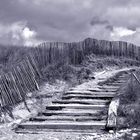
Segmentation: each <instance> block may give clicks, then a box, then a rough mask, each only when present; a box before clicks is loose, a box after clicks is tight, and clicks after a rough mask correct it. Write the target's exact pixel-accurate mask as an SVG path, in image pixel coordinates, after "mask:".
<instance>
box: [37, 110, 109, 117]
mask: <svg viewBox="0 0 140 140" xmlns="http://www.w3.org/2000/svg"><path fill="white" fill-rule="evenodd" d="M107 112H108V110H107V109H103V108H102V109H101V108H100V109H98V110H97V109H96V110H91V109H90V110H85V109H84V110H74V109H73V110H72V109H69V110H63V111H62V110H61V111H44V112H39V113H38V116H55V115H57V116H58V115H59V116H96V115H100V114H101V113H102V114H107Z"/></svg>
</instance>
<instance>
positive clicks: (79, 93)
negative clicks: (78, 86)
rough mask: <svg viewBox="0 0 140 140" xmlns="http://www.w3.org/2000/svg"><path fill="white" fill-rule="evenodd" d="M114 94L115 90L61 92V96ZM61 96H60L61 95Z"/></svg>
mask: <svg viewBox="0 0 140 140" xmlns="http://www.w3.org/2000/svg"><path fill="white" fill-rule="evenodd" d="M115 94H116V92H89V93H85V92H82V91H81V92H80V91H79V92H68V93H64V94H63V96H69V95H78V96H80V95H81V96H83V95H85V96H98V95H99V96H100V97H101V96H103V97H104V96H110V95H115ZM63 96H62V97H63Z"/></svg>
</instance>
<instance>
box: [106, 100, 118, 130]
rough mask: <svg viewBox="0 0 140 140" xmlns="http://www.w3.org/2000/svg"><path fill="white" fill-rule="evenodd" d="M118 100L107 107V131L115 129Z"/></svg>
mask: <svg viewBox="0 0 140 140" xmlns="http://www.w3.org/2000/svg"><path fill="white" fill-rule="evenodd" d="M119 103H120V100H119V98H118V99H113V100H112V101H111V103H110V105H109V110H108V118H107V129H113V130H114V129H116V127H117V110H118V107H119Z"/></svg>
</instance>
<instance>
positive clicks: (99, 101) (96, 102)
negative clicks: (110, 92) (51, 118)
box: [52, 99, 110, 105]
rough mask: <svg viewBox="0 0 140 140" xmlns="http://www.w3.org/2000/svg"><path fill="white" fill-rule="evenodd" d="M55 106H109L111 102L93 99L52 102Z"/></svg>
mask: <svg viewBox="0 0 140 140" xmlns="http://www.w3.org/2000/svg"><path fill="white" fill-rule="evenodd" d="M52 103H53V104H85V105H90V104H109V103H110V100H100V99H98V100H97V99H91V100H88V99H87V100H85V99H83V100H78V99H77V100H56V101H52Z"/></svg>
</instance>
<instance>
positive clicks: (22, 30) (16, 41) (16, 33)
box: [0, 21, 39, 46]
mask: <svg viewBox="0 0 140 140" xmlns="http://www.w3.org/2000/svg"><path fill="white" fill-rule="evenodd" d="M36 35H37V33H36V32H35V31H34V30H31V29H30V28H29V27H28V26H27V23H26V22H24V21H22V22H14V23H13V24H11V25H9V24H6V25H4V24H0V41H1V43H6V44H12V45H25V46H30V45H36V44H37V43H38V42H39V41H38V40H37V39H36Z"/></svg>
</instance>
